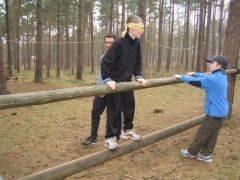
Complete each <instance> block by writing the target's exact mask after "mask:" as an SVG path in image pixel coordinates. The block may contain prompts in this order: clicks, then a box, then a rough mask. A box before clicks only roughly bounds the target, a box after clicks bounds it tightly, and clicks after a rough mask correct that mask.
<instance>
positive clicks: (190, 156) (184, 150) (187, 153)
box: [180, 149, 196, 158]
mask: <svg viewBox="0 0 240 180" xmlns="http://www.w3.org/2000/svg"><path fill="white" fill-rule="evenodd" d="M180 155H181V156H182V157H185V158H195V157H196V156H194V155H192V154H190V153H189V152H188V150H187V149H183V150H181V151H180Z"/></svg>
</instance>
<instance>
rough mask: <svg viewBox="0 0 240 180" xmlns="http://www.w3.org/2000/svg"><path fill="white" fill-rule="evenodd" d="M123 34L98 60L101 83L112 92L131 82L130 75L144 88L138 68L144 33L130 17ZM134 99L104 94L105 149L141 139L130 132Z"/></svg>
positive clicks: (138, 21)
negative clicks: (118, 84)
mask: <svg viewBox="0 0 240 180" xmlns="http://www.w3.org/2000/svg"><path fill="white" fill-rule="evenodd" d="M125 27H126V31H124V32H123V34H122V37H121V38H119V39H117V40H116V41H115V42H114V43H113V45H112V47H111V48H110V49H109V50H108V52H107V53H106V54H105V56H104V57H103V59H102V64H101V74H102V78H103V81H104V82H105V83H106V84H107V85H108V86H109V87H110V88H111V89H112V90H115V89H116V83H119V82H125V81H131V79H132V75H134V76H135V78H136V81H138V82H140V83H141V84H142V85H145V83H146V80H145V79H144V78H143V77H142V73H141V68H142V62H141V47H140V41H139V39H140V38H141V35H142V34H143V32H144V25H143V22H142V19H141V18H140V17H138V16H130V17H129V18H128V19H127V22H126V26H125ZM134 111H135V99H134V94H133V91H127V92H122V93H116V94H115V93H114V94H109V95H107V125H106V135H105V138H106V141H105V146H106V147H107V148H108V149H115V148H117V147H118V144H117V140H118V139H119V138H120V135H121V133H122V135H121V137H122V138H125V139H127V138H131V139H133V140H140V139H141V137H140V136H139V135H138V134H137V133H135V132H134V130H133V119H134ZM121 112H123V117H124V123H123V124H124V126H123V131H121V126H122V122H121Z"/></svg>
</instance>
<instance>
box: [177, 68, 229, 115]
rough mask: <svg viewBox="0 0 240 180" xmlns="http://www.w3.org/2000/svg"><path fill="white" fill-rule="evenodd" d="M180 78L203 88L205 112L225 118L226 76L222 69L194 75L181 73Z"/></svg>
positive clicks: (226, 104) (226, 103) (226, 111)
mask: <svg viewBox="0 0 240 180" xmlns="http://www.w3.org/2000/svg"><path fill="white" fill-rule="evenodd" d="M181 80H182V81H184V82H185V83H188V84H190V85H193V86H198V87H200V88H202V89H205V108H204V109H205V113H206V115H208V116H210V117H217V118H225V117H226V116H227V115H228V110H229V106H228V100H227V89H228V80H227V76H226V74H225V73H224V71H222V70H220V69H219V70H215V71H213V72H212V73H211V74H208V75H206V74H204V73H195V75H194V76H188V75H182V76H181Z"/></svg>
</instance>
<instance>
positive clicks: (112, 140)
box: [104, 136, 118, 150]
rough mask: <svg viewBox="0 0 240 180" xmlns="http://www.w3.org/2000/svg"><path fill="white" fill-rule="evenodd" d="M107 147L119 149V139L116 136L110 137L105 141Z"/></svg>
mask: <svg viewBox="0 0 240 180" xmlns="http://www.w3.org/2000/svg"><path fill="white" fill-rule="evenodd" d="M104 145H105V147H107V148H108V149H111V150H113V149H116V148H117V147H118V143H117V138H116V137H115V136H114V137H110V138H107V139H106V140H105V143H104Z"/></svg>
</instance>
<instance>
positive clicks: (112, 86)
mask: <svg viewBox="0 0 240 180" xmlns="http://www.w3.org/2000/svg"><path fill="white" fill-rule="evenodd" d="M106 84H107V85H108V86H109V87H110V88H111V89H112V90H115V89H116V84H117V83H116V82H115V81H108V82H106Z"/></svg>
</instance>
